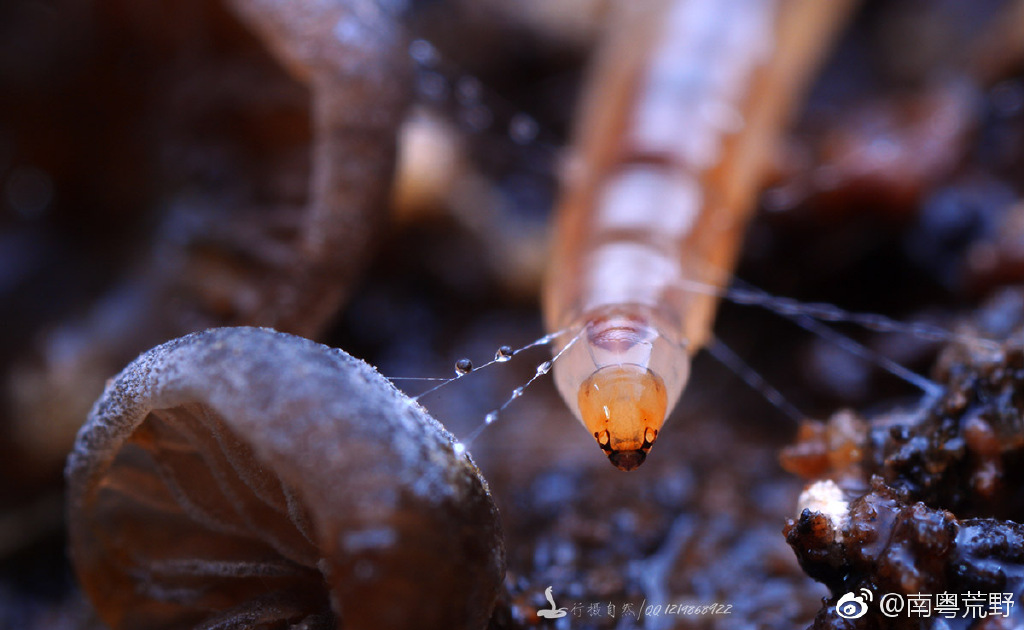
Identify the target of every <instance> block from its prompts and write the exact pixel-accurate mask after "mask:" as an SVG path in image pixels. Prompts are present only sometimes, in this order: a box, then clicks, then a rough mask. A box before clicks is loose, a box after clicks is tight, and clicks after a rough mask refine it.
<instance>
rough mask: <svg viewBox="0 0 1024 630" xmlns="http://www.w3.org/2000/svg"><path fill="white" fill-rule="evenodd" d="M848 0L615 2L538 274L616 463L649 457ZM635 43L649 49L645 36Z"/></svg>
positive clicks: (589, 413)
mask: <svg viewBox="0 0 1024 630" xmlns="http://www.w3.org/2000/svg"><path fill="white" fill-rule="evenodd" d="M851 5H852V2H849V1H846V0H842V1H829V2H821V1H820V0H726V1H724V2H723V1H721V0H664V1H658V2H642V3H622V4H621V5H620V6H621V8H622V10H623V15H621V16H619V18H618V20H617V22H618V24H620V25H621V28H617V29H615V30H614V32H613V33H612V34H611V35H610V38H609V41H608V42H607V45H606V46H605V47H604V49H603V51H602V52H601V53H600V54H599V58H598V61H597V64H596V67H595V70H596V71H595V72H594V74H593V76H592V80H591V82H590V86H589V89H588V92H587V93H586V94H585V96H584V99H583V103H584V108H585V111H584V112H583V115H582V117H581V118H582V124H581V127H580V129H579V130H578V137H577V143H576V146H575V149H574V152H575V155H574V156H573V160H571V161H570V169H569V172H568V176H567V178H566V181H565V182H564V192H563V197H562V199H561V201H560V207H559V215H558V219H557V225H556V228H555V231H556V233H555V239H554V243H555V251H554V260H553V264H552V266H551V271H550V273H549V275H548V277H547V279H546V286H545V295H544V300H545V318H546V321H547V326H548V330H549V331H560V330H567V331H568V332H566V333H564V334H562V335H561V336H560V338H559V339H558V341H557V342H556V343H555V345H554V348H553V349H554V351H555V352H556V354H557V353H558V352H560V351H561V350H563V349H565V348H567V346H568V345H569V344H570V342H571V340H578V343H575V344H573V345H572V347H568V349H567V351H566V352H565V353H564V356H562V358H561V359H560V360H559V361H556V362H555V363H554V373H555V374H554V376H555V383H556V385H557V387H558V389H559V391H560V393H561V395H562V397H563V398H564V399H565V401H566V403H567V404H568V406H569V407H570V409H572V410H573V412H574V413H575V415H576V416H577V417H578V418H579V420H580V421H581V422H582V423H583V424H584V426H586V428H587V430H588V431H589V432H590V433H591V434H592V435H593V436H594V439H595V440H597V443H598V445H599V446H600V447H601V449H602V450H603V451H604V452H605V453H606V454H607V455H608V457H609V459H610V460H611V462H612V463H613V464H614V465H615V466H617V467H618V468H621V469H622V470H633V469H635V468H636V467H637V466H639V465H640V464H641V463H643V461H644V459H645V458H646V456H647V453H648V451H649V450H650V448H651V446H652V445H653V444H654V442H655V440H656V439H657V437H658V433H659V431H660V430H661V427H662V424H663V423H664V421H665V417H666V415H667V414H668V412H669V411H671V409H672V408H673V407H674V406H675V404H676V402H677V401H678V400H679V397H680V395H681V394H682V391H683V388H684V386H685V385H686V381H687V378H688V377H689V365H690V357H691V356H692V355H693V354H694V353H695V352H696V351H697V350H698V349H700V348H701V347H702V346H703V345H704V344H705V342H706V341H707V340H708V338H709V336H710V329H711V324H712V320H713V318H714V313H715V309H716V306H717V301H716V300H717V298H716V297H715V296H714V295H711V294H704V295H699V294H696V293H694V292H690V291H687V290H685V289H684V282H685V281H686V280H687V279H689V280H696V281H700V282H705V283H708V284H713V285H719V286H720V285H722V284H724V283H725V281H726V280H727V278H728V271H727V270H729V269H731V267H732V265H733V263H734V259H735V257H736V252H737V249H738V247H739V243H740V240H741V237H742V233H743V229H744V226H745V223H746V220H747V218H748V216H749V214H750V209H751V208H752V206H753V205H754V200H755V195H756V194H757V191H758V187H759V184H760V178H761V173H762V171H763V166H764V165H765V163H766V161H767V159H768V158H769V155H770V152H771V150H772V147H773V145H774V143H775V141H776V139H777V137H778V136H779V134H780V133H781V130H782V127H783V125H784V124H785V122H786V119H787V118H788V116H789V114H790V111H791V109H792V108H793V105H794V104H795V103H796V102H797V101H798V97H799V95H800V93H801V92H802V89H803V87H804V85H805V84H806V82H807V79H808V78H809V77H810V76H811V75H812V73H813V70H814V67H815V66H816V64H817V62H818V61H819V60H820V59H821V56H822V52H823V50H824V48H825V47H826V45H827V44H828V43H829V42H830V41H831V39H832V36H833V33H834V32H835V30H836V28H837V27H838V26H839V25H840V24H841V23H842V22H843V18H844V17H845V16H846V14H847V13H848V10H849V8H850V6H851ZM638 42H644V43H646V45H638Z"/></svg>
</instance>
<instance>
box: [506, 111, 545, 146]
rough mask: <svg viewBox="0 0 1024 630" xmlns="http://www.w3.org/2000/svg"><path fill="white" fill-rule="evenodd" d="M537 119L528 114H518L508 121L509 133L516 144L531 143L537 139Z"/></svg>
mask: <svg viewBox="0 0 1024 630" xmlns="http://www.w3.org/2000/svg"><path fill="white" fill-rule="evenodd" d="M538 130H539V127H538V125H537V121H536V120H534V119H533V118H531V117H530V116H527V115H526V114H516V115H515V116H513V117H512V119H511V120H510V121H509V122H508V135H509V137H510V138H512V142H515V143H516V144H530V143H531V142H533V141H534V140H536V139H537V132H538Z"/></svg>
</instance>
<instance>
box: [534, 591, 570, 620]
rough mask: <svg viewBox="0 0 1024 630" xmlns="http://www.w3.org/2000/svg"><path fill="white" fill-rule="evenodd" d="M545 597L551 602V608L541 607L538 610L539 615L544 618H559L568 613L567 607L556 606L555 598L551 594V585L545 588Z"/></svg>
mask: <svg viewBox="0 0 1024 630" xmlns="http://www.w3.org/2000/svg"><path fill="white" fill-rule="evenodd" d="M544 598H545V599H547V600H548V603H549V604H551V608H541V609H540V610H538V611H537V616H538V617H542V618H544V619H559V618H561V617H564V616H565V615H566V614H568V613H567V612H566V609H565V608H555V598H554V597H552V596H551V587H550V586H549V587H547V588H546V589H544Z"/></svg>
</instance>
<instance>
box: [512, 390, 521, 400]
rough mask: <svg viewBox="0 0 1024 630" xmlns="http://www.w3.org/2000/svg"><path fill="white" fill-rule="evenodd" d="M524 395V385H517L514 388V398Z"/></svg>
mask: <svg viewBox="0 0 1024 630" xmlns="http://www.w3.org/2000/svg"><path fill="white" fill-rule="evenodd" d="M522 395H523V388H522V387H517V388H515V389H514V390H512V398H519V397H520V396H522Z"/></svg>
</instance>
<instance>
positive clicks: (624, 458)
mask: <svg viewBox="0 0 1024 630" xmlns="http://www.w3.org/2000/svg"><path fill="white" fill-rule="evenodd" d="M645 459H647V453H645V452H644V451H641V450H635V451H612V452H611V453H609V454H608V460H609V461H611V463H612V465H613V466H615V467H616V468H618V469H619V470H624V471H626V472H629V471H631V470H636V469H637V468H639V467H640V464H642V463H644V460H645Z"/></svg>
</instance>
